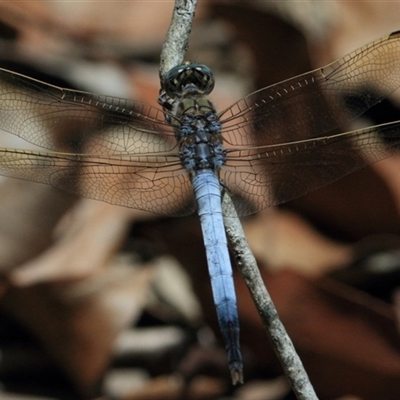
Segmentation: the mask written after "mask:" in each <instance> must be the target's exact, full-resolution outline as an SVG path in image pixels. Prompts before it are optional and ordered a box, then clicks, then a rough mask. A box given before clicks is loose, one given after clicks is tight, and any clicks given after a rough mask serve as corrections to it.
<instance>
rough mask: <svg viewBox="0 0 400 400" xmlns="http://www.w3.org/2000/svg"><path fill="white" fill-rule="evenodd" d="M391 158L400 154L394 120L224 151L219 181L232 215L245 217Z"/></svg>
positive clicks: (399, 134) (397, 126) (398, 127)
mask: <svg viewBox="0 0 400 400" xmlns="http://www.w3.org/2000/svg"><path fill="white" fill-rule="evenodd" d="M396 154H400V121H396V122H392V123H388V124H383V125H377V126H375V127H372V128H367V129H360V130H356V131H351V132H346V133H338V134H332V135H327V136H324V137H320V138H311V139H307V140H299V141H293V142H287V143H283V144H276V145H266V146H259V147H253V148H248V149H244V148H243V149H236V150H230V151H229V158H228V162H227V163H226V164H225V165H224V167H223V170H222V171H221V179H222V180H223V181H224V182H225V183H226V186H227V187H228V188H229V189H230V191H231V192H232V193H233V194H234V196H233V198H234V201H235V205H236V208H237V210H238V213H239V214H240V215H246V214H249V213H251V212H255V211H258V210H261V209H263V208H265V207H269V206H272V205H276V204H280V203H284V202H286V201H289V200H292V199H294V198H297V197H299V196H301V195H303V194H305V193H307V192H309V191H311V190H313V189H315V188H318V187H322V186H325V185H327V184H329V183H332V182H334V181H336V180H338V179H339V178H341V177H343V176H345V175H347V174H350V173H351V172H354V171H356V170H358V169H360V168H362V167H364V166H366V165H368V164H371V163H374V162H377V161H380V160H383V159H385V158H387V157H391V156H393V155H396ZM235 195H236V196H235Z"/></svg>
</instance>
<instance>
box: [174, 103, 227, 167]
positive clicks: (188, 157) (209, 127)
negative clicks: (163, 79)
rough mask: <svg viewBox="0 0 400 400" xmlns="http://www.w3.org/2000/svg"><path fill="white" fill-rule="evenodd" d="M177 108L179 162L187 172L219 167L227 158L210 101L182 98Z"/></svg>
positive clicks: (219, 126)
mask: <svg viewBox="0 0 400 400" xmlns="http://www.w3.org/2000/svg"><path fill="white" fill-rule="evenodd" d="M177 108H178V109H177V110H176V111H177V112H176V117H177V119H176V121H179V124H178V125H177V126H176V136H177V139H178V140H180V143H181V146H180V149H181V151H180V158H181V162H182V165H183V166H184V167H185V168H186V169H187V170H188V171H189V172H190V173H194V172H195V171H197V170H201V169H205V168H208V169H212V170H219V169H220V168H221V166H222V165H223V164H224V163H225V161H226V150H225V149H224V147H223V144H222V136H221V133H220V130H221V124H220V122H219V119H218V117H217V114H216V112H215V109H214V106H213V105H212V103H211V102H210V101H209V100H208V99H206V98H199V99H193V98H192V99H183V100H182V101H181V102H179V104H177Z"/></svg>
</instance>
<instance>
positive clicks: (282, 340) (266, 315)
mask: <svg viewBox="0 0 400 400" xmlns="http://www.w3.org/2000/svg"><path fill="white" fill-rule="evenodd" d="M222 209H223V211H224V223H225V229H226V234H227V236H228V240H229V243H230V245H231V247H232V250H233V252H234V255H235V259H236V262H237V264H238V267H239V268H240V271H241V273H242V275H243V278H244V280H245V282H246V285H247V287H248V289H249V291H250V293H251V296H252V298H253V301H254V303H255V305H256V307H257V310H258V312H259V313H260V316H261V319H262V321H263V323H264V325H265V327H266V328H267V331H268V334H269V337H270V339H271V342H272V346H273V348H274V350H275V352H276V354H277V356H278V358H279V360H280V362H281V364H282V366H283V369H284V370H285V373H286V376H287V378H288V379H289V381H290V384H291V386H292V389H293V392H294V393H295V395H296V397H297V398H298V399H299V400H318V397H317V395H316V394H315V391H314V388H313V387H312V385H311V383H310V380H309V379H308V375H307V372H306V371H305V369H304V367H303V363H302V362H301V360H300V357H299V356H298V355H297V353H296V350H295V348H294V346H293V343H292V341H291V339H290V337H289V335H288V334H287V332H286V330H285V327H284V326H283V324H282V322H281V321H280V319H279V315H278V312H277V311H276V308H275V306H274V303H273V302H272V299H271V296H270V295H269V293H268V291H267V288H266V287H265V285H264V282H263V280H262V277H261V274H260V271H259V269H258V266H257V263H256V260H255V258H254V255H253V253H252V252H251V250H250V248H249V245H248V243H247V240H246V237H245V236H244V232H243V228H242V225H241V223H240V221H239V218H238V216H237V214H236V210H235V207H234V205H233V203H232V199H231V198H230V196H229V194H228V193H226V191H224V194H223V198H222Z"/></svg>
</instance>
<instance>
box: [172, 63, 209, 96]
mask: <svg viewBox="0 0 400 400" xmlns="http://www.w3.org/2000/svg"><path fill="white" fill-rule="evenodd" d="M214 83H215V81H214V76H213V73H212V71H211V69H210V68H208V67H207V66H206V65H204V64H197V63H187V64H182V65H177V66H176V67H173V68H171V69H170V70H169V71H168V72H167V74H166V75H165V79H164V90H165V92H166V93H167V95H168V96H169V97H171V98H174V97H176V96H181V95H182V94H183V92H184V91H185V90H186V88H190V91H191V92H194V91H196V92H198V94H203V95H207V94H209V93H211V91H212V90H213V89H214Z"/></svg>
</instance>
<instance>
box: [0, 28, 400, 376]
mask: <svg viewBox="0 0 400 400" xmlns="http://www.w3.org/2000/svg"><path fill="white" fill-rule="evenodd" d="M399 86H400V31H399V32H393V33H392V34H390V35H388V36H385V37H383V38H381V39H379V40H376V41H374V42H372V43H370V44H368V45H366V46H364V47H362V48H360V49H358V50H356V51H354V52H352V53H350V54H348V55H346V56H345V57H343V58H341V59H339V60H337V61H335V62H333V63H331V64H329V65H327V66H325V67H323V68H319V69H316V70H314V71H311V72H308V73H305V74H303V75H299V76H296V77H294V78H291V79H288V80H285V81H283V82H280V83H277V84H275V85H272V86H268V87H265V88H263V89H260V90H258V91H256V92H254V93H252V94H250V95H248V96H246V97H244V98H243V99H241V100H239V101H237V102H236V103H234V104H233V105H231V106H230V107H228V108H227V109H226V110H224V111H222V112H219V113H218V112H217V111H216V108H215V106H214V105H213V103H212V102H211V101H210V100H209V99H208V97H207V96H208V95H209V93H210V92H211V91H212V89H213V87H214V78H213V74H212V72H211V70H210V69H209V68H208V67H206V66H205V65H202V64H196V63H186V64H183V65H179V66H176V67H174V68H172V69H171V70H170V71H169V72H168V73H167V74H166V76H165V79H164V82H163V91H162V94H161V96H160V99H159V102H160V104H161V105H162V109H157V108H154V107H152V106H150V105H147V104H144V103H141V102H138V101H130V100H126V99H121V98H115V97H110V96H104V95H98V94H94V93H88V92H82V91H76V90H69V89H64V88H61V87H56V86H52V85H49V84H46V83H43V82H41V81H38V80H35V79H32V78H29V77H26V76H23V75H20V74H18V73H15V72H12V71H8V70H5V69H0V129H1V130H2V131H4V132H8V133H11V134H14V135H17V136H19V137H20V138H22V139H24V140H25V141H27V142H29V143H31V144H34V145H35V146H39V147H40V148H41V149H42V150H41V149H39V150H36V149H33V150H32V149H20V148H1V149H0V174H2V175H4V176H8V177H12V178H19V179H25V180H29V181H35V182H39V183H45V184H49V185H52V186H54V187H57V188H61V189H63V190H66V191H69V192H74V193H78V194H80V195H83V196H85V197H88V198H92V199H97V200H101V201H105V202H108V203H111V204H115V205H119V206H124V207H132V208H136V209H141V210H146V211H151V212H154V213H159V214H163V215H168V216H184V215H188V214H190V213H192V212H194V211H195V210H196V209H197V212H198V214H199V217H200V222H201V227H202V231H203V235H204V241H205V248H206V256H207V263H208V268H209V274H210V278H211V285H212V292H213V296H214V301H215V305H216V310H217V316H218V320H219V325H220V329H221V332H222V336H223V338H224V341H225V346H226V350H227V354H228V361H229V368H230V371H231V375H232V380H233V382H234V383H238V382H242V380H243V373H242V369H243V364H242V356H241V352H240V344H239V322H238V314H237V308H236V297H235V291H234V285H233V279H232V267H231V261H230V257H229V252H228V245H227V239H226V234H225V231H224V223H223V210H222V207H221V194H222V191H227V192H228V193H229V194H230V196H231V197H232V199H233V202H234V204H235V207H236V210H237V212H238V213H239V215H246V214H249V213H252V212H256V211H258V210H261V209H263V208H265V207H269V206H272V205H275V204H279V203H282V202H286V201H288V200H291V199H294V198H296V197H299V196H301V195H303V194H305V193H307V192H309V191H310V190H313V189H316V188H318V187H321V186H323V185H326V184H328V183H331V182H333V181H335V180H337V179H339V178H340V177H342V176H344V175H346V174H349V173H351V172H352V171H355V170H357V169H359V168H361V167H363V166H365V165H367V164H370V163H372V162H376V161H379V160H381V159H384V158H386V157H390V156H391V155H394V154H398V153H400V151H399V150H400V121H398V122H393V123H388V124H383V125H379V126H375V127H371V128H367V129H361V130H356V131H350V132H345V133H343V132H342V131H340V127H345V126H346V125H347V124H348V123H349V122H350V121H351V120H353V119H354V118H356V117H358V116H360V115H361V114H362V113H364V112H365V111H366V110H368V109H369V108H370V107H372V106H373V105H374V104H376V103H378V102H380V101H381V100H382V99H383V98H385V97H386V96H388V95H389V94H391V93H392V92H393V91H395V90H396V89H397V88H398V87H399Z"/></svg>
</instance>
